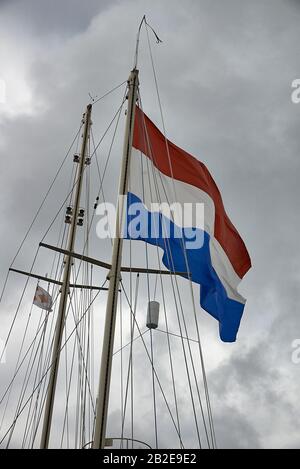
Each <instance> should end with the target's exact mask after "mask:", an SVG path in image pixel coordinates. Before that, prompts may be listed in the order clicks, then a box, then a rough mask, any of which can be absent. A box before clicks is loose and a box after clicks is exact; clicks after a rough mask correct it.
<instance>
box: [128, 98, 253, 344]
mask: <svg viewBox="0 0 300 469" xmlns="http://www.w3.org/2000/svg"><path fill="white" fill-rule="evenodd" d="M153 202H155V203H158V204H162V206H164V204H165V206H166V207H167V206H168V205H171V206H172V204H174V203H175V207H176V203H177V204H178V203H179V204H181V206H183V207H184V204H187V205H188V204H190V205H196V204H198V205H199V204H202V207H204V211H203V215H204V217H203V216H201V210H200V212H199V213H200V216H195V214H194V216H192V217H191V216H188V217H182V213H181V214H179V213H177V214H176V208H175V209H174V211H173V212H171V215H170V214H168V211H167V210H164V209H163V208H162V209H158V210H157V211H156V210H153V209H152V207H153ZM137 206H139V209H140V213H142V214H143V217H144V219H145V218H146V219H148V222H149V223H148V230H145V229H140V230H137V229H136V230H135V232H133V231H134V230H133V229H132V227H133V226H135V228H138V227H137V226H136V225H135V224H134V222H135V220H136V207H137ZM199 213H198V215H199ZM166 226H168V234H167V235H166ZM139 228H140V227H139ZM126 229H127V231H126V237H127V238H131V239H139V240H143V241H145V242H148V243H151V244H152V245H158V246H159V247H160V248H162V249H163V252H164V254H163V263H164V265H165V266H166V267H167V268H168V269H169V270H170V271H174V272H175V271H176V272H188V273H189V275H190V278H191V280H192V281H193V282H195V283H197V284H199V285H201V291H200V304H201V306H202V308H203V309H204V310H205V311H207V312H208V313H209V314H211V315H212V316H213V317H214V318H216V319H217V320H218V321H219V325H220V337H221V339H222V340H223V341H225V342H234V341H235V340H236V335H237V332H238V328H239V324H240V321H241V317H242V314H243V310H244V306H245V299H244V298H243V297H242V296H241V295H240V294H239V293H238V290H237V288H238V285H239V283H240V281H241V279H242V278H243V276H244V275H245V274H246V272H247V271H248V270H249V269H250V267H251V261H250V257H249V254H248V252H247V249H246V247H245V244H244V242H243V240H242V239H241V237H240V235H239V233H238V232H237V230H236V229H235V227H234V226H233V224H232V223H231V221H230V220H229V218H228V216H227V214H226V212H225V209H224V205H223V202H222V198H221V195H220V192H219V190H218V188H217V186H216V183H215V182H214V180H213V178H212V176H211V175H210V173H209V171H208V169H207V168H206V166H205V165H204V164H203V163H201V162H200V161H198V160H197V159H196V158H194V157H193V156H191V155H189V154H188V153H187V152H185V151H184V150H182V149H180V148H178V147H177V146H176V145H174V144H173V143H172V142H170V141H168V140H166V138H165V136H164V135H163V134H162V133H161V132H160V131H159V130H158V128H157V127H156V126H155V125H154V124H153V122H151V121H150V119H149V118H148V117H147V116H146V115H145V114H144V113H143V112H142V110H141V109H140V108H139V107H136V113H135V123H134V135H133V149H132V156H131V163H130V186H129V192H128V199H127V223H126ZM178 233H181V236H178ZM193 241H194V243H193ZM200 241H201V242H200Z"/></svg>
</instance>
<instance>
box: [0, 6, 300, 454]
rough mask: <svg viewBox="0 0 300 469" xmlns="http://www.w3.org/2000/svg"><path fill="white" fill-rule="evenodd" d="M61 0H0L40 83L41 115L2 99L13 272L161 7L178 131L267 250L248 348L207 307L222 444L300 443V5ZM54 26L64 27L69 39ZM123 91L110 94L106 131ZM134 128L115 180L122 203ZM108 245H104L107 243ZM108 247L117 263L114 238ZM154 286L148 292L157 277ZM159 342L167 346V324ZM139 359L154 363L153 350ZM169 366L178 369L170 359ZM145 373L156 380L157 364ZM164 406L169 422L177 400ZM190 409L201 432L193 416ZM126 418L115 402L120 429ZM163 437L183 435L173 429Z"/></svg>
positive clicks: (167, 90)
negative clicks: (299, 86)
mask: <svg viewBox="0 0 300 469" xmlns="http://www.w3.org/2000/svg"><path fill="white" fill-rule="evenodd" d="M53 3H54V2H44V1H42V2H40V1H39V2H38V1H33V0H31V1H28V2H25V1H23V2H22V1H18V0H15V1H10V2H1V3H0V8H2V10H1V13H2V15H1V17H2V18H4V19H3V21H4V22H5V23H7V24H9V25H10V27H9V28H8V31H6V32H5V34H6V37H5V39H6V43H7V44H8V45H15V43H17V42H18V33H19V28H20V24H22V25H23V26H22V34H23V35H24V39H26V40H27V42H26V43H24V46H23V49H22V53H24V54H25V56H26V58H27V57H28V59H27V61H26V66H25V69H26V70H25V72H26V73H25V72H24V80H25V82H26V84H27V86H28V87H29V89H30V91H31V93H32V101H31V102H30V105H29V106H33V104H34V103H36V104H37V106H36V108H35V109H34V110H33V111H32V112H28V113H26V112H25V111H26V109H25V111H24V108H23V107H22V110H21V111H19V112H17V111H16V112H15V113H13V114H11V115H7V114H4V113H3V112H2V113H1V107H0V113H1V114H0V123H1V129H0V130H1V142H0V152H1V188H2V189H1V216H2V219H3V220H5V223H2V225H1V245H2V246H5V250H3V252H2V253H1V259H2V264H1V269H2V276H3V277H4V274H5V271H6V268H7V266H8V264H9V261H10V259H11V257H12V255H13V254H14V253H15V251H16V245H17V244H18V242H19V241H20V240H21V239H22V236H23V234H24V232H25V228H26V227H27V226H28V225H29V222H30V220H31V219H32V216H33V214H34V213H35V210H36V209H37V207H38V205H39V202H40V198H41V194H43V193H44V192H45V188H46V187H47V185H48V183H49V180H51V178H52V177H53V175H54V174H55V170H56V168H57V167H58V165H59V162H60V161H61V159H62V157H63V152H64V151H65V149H66V148H67V146H68V142H70V141H71V139H72V136H73V135H74V131H75V129H76V128H77V127H78V124H79V121H80V117H81V114H82V112H83V109H84V107H85V105H86V100H87V99H88V92H92V93H94V94H97V93H99V94H101V93H103V92H105V91H106V90H107V89H109V88H111V87H112V86H114V85H116V84H118V83H120V82H122V81H123V80H125V79H126V78H127V75H128V73H129V70H130V67H131V65H132V56H133V47H134V40H135V33H136V29H137V25H138V23H139V20H140V17H141V16H142V15H143V14H144V13H145V12H146V13H148V14H149V20H151V24H153V25H154V26H155V28H157V30H158V32H159V35H160V36H161V37H162V39H163V41H164V42H163V44H162V45H160V46H159V47H157V48H156V49H155V51H154V55H155V60H156V64H157V72H158V79H159V86H160V91H161V96H162V102H163V109H164V114H165V120H166V124H167V132H168V136H169V137H170V139H171V140H173V141H174V142H175V143H176V144H178V145H181V146H182V147H183V148H185V149H187V150H188V151H190V152H191V153H192V154H195V155H196V156H197V157H199V158H200V159H201V160H202V161H204V162H205V163H206V164H207V166H208V167H209V169H210V170H211V172H212V174H213V176H214V177H215V179H216V181H217V183H218V185H219V187H220V189H221V192H222V195H223V198H224V202H225V206H226V209H227V211H228V214H229V215H230V217H231V218H232V220H233V222H234V224H235V225H236V226H237V228H238V229H239V231H240V232H241V234H242V236H243V237H244V239H245V241H246V244H247V246H248V248H249V251H250V254H251V257H252V262H253V268H252V270H251V271H250V272H249V274H248V275H247V276H246V278H245V279H244V281H243V283H242V285H241V292H242V293H243V294H244V295H245V296H246V298H247V304H246V310H245V317H244V319H243V322H242V325H241V330H240V334H239V340H238V342H237V343H236V344H235V345H233V346H226V345H222V344H219V343H218V342H217V338H216V337H217V326H216V324H215V322H213V321H212V320H211V319H210V318H209V317H207V315H206V314H205V313H204V312H200V311H199V315H200V324H201V326H202V329H201V330H203V331H204V334H203V335H204V342H205V346H206V348H205V356H206V358H207V361H208V369H209V383H210V389H211V393H212V405H213V409H214V415H215V422H216V431H217V438H218V442H219V446H220V447H236V448H237V447H242V448H248V447H249V448H252V447H279V446H282V447H296V446H297V445H298V444H299V440H298V437H297V434H296V433H297V432H296V429H297V418H299V411H298V397H297V396H298V390H299V385H300V382H299V366H300V365H298V367H297V366H296V365H294V364H293V363H292V362H291V343H292V341H293V340H294V339H295V338H297V337H299V335H300V321H299V314H298V312H299V303H300V294H299V287H298V285H299V278H300V275H299V260H300V259H299V247H298V244H299V243H298V236H297V233H298V232H299V230H300V221H299V217H298V216H297V214H298V212H299V209H298V200H299V196H300V193H299V173H300V163H299V161H300V160H299V152H300V139H299V124H300V105H294V104H292V103H291V99H290V94H291V82H292V81H293V80H294V79H295V78H299V76H300V66H299V60H298V56H299V51H298V44H299V34H300V33H299V21H300V10H299V8H298V6H299V2H298V1H297V2H296V1H295V0H289V1H283V0H282V1H281V0H275V1H274V2H270V1H268V0H261V1H258V0H257V1H252V2H240V1H238V0H226V1H224V2H221V1H220V2H211V1H210V0H209V1H208V0H202V1H192V0H191V1H189V2H176V1H173V0H172V1H169V2H159V1H157V2H151V4H149V2H146V1H142V2H139V3H138V4H137V2H133V1H128V2H98V1H89V2H80V1H78V2H77V1H67V0H65V1H62V2H57V3H59V7H58V6H55V8H54V7H53ZM55 3H56V2H55ZM98 13H99V14H98ZM97 14H98V16H97ZM53 34H54V35H55V34H57V35H64V36H65V40H63V41H61V42H60V43H59V44H56V43H55V42H53V41H52V40H51V39H50V36H51V35H53ZM37 36H39V40H37ZM108 45H109V53H108ZM141 47H142V49H141V55H140V60H141V63H140V69H141V92H142V97H143V102H144V107H145V110H146V111H147V113H148V114H149V115H150V116H151V117H152V118H153V119H154V120H155V121H156V122H157V124H158V125H161V123H160V116H159V112H158V107H157V105H156V101H155V99H156V98H155V88H154V86H153V81H152V75H151V68H150V66H149V60H148V57H147V49H146V41H145V34H143V35H142V38H141ZM11 59H14V57H12V58H11ZM7 65H9V63H7ZM17 65H18V64H17ZM9 85H10V84H9V83H8V87H9ZM8 91H10V90H8ZM12 94H14V93H13V92H12ZM120 97H121V93H119V94H118V95H117V97H116V98H114V99H115V100H114V101H113V104H111V102H109V103H108V104H106V102H103V103H101V105H99V107H96V106H95V108H94V118H93V120H94V133H95V135H97V137H99V136H100V134H101V132H102V131H103V130H104V128H105V123H106V122H107V120H108V119H107V116H112V115H113V112H114V109H115V108H116V107H117V105H118V104H119V102H120V99H121V98H120ZM0 106H1V104H0ZM33 107H34V106H33ZM121 140H122V138H121V137H120V142H119V143H120V145H119V147H117V148H116V150H115V151H114V152H113V155H112V163H111V165H110V173H109V177H108V183H107V186H106V191H107V194H106V195H107V199H108V200H112V201H114V199H115V190H116V187H114V186H116V184H117V178H118V171H119V161H120V148H121ZM67 175H68V171H66V172H65V173H64V176H63V177H62V179H61V180H60V181H59V184H58V185H57V188H56V189H55V193H54V195H53V197H52V198H51V200H50V203H49V205H48V206H47V208H46V211H45V213H44V214H43V215H42V218H41V220H40V222H39V223H38V224H37V227H35V228H34V230H33V233H32V237H31V244H33V245H34V247H35V246H36V243H38V241H39V240H40V238H41V237H42V235H43V233H44V231H45V229H46V227H47V226H48V224H49V219H51V217H52V216H53V215H54V214H55V212H56V210H57V207H58V200H59V199H61V198H62V197H63V195H64V194H65V184H64V181H65V178H67ZM94 247H95V246H94ZM139 248H140V247H137V252H140V251H139ZM94 252H95V255H97V256H98V255H99V253H98V246H97V245H96V249H95V251H94ZM101 256H102V257H105V256H107V259H106V260H109V250H108V249H107V250H103V251H102V252H101ZM30 257H31V251H30V250H28V251H26V250H25V252H22V255H21V256H20V260H19V262H20V263H21V265H23V266H24V268H25V267H26V266H27V267H28V265H29V263H30V262H29V261H30ZM138 260H139V262H138V263H139V264H141V263H142V261H143V259H142V257H140V258H139V259H138ZM41 268H43V267H41ZM141 290H142V292H145V296H146V286H145V285H142V286H141ZM168 293H169V292H168ZM183 295H184V296H186V297H188V291H187V290H186V292H184V294H183ZM197 298H198V297H197ZM174 324H175V322H174ZM189 327H190V329H191V330H192V327H193V324H192V319H190V320H189ZM191 335H192V334H191ZM156 345H157V351H159V352H160V356H161V355H163V350H164V340H163V337H162V338H160V339H158V340H157V343H156ZM177 352H178V354H179V353H180V348H179V347H177ZM139 358H140V360H141V362H143V364H144V363H145V357H143V355H142V354H140V355H139ZM214 359H215V360H216V361H214ZM160 366H161V372H162V375H163V376H164V375H165V372H166V370H167V368H168V363H167V360H163V361H162V363H161V364H160ZM137 373H138V376H139V377H140V378H142V377H143V373H144V368H142V367H141V369H138V370H137ZM181 375H182V372H180V377H181ZM166 385H169V382H168V380H166ZM182 405H183V408H184V402H183V404H182ZM159 409H160V413H161V415H163V416H164V418H165V419H167V418H168V417H167V416H166V412H165V407H164V405H163V404H162V403H160V404H159ZM183 419H185V420H184V424H183V425H184V428H185V429H186V430H187V433H188V434H189V438H190V439H189V441H191V442H192V441H193V438H194V434H193V432H192V429H191V428H189V420H188V418H185V417H183ZM117 420H118V415H117V414H115V413H114V414H113V415H112V421H111V423H110V425H111V427H112V428H113V429H117V423H115V422H117ZM144 422H145V425H144V427H145V428H141V429H139V430H140V434H141V435H143V437H144V438H145V439H147V431H146V430H147V428H148V426H149V427H150V426H151V425H152V414H151V411H149V412H146V410H145V421H144ZM190 427H191V425H190ZM151 438H152V436H151ZM163 438H164V439H163V441H164V443H165V444H166V445H171V444H172V438H173V436H172V437H169V436H168V435H163Z"/></svg>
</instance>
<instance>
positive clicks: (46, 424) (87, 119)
mask: <svg viewBox="0 0 300 469" xmlns="http://www.w3.org/2000/svg"><path fill="white" fill-rule="evenodd" d="M91 111H92V105H91V104H89V105H88V106H87V109H86V112H85V114H84V115H83V120H84V130H83V137H82V145H81V151H80V160H79V168H78V177H77V181H76V192H75V198H74V203H73V218H72V221H71V226H70V231H69V237H68V249H67V250H68V252H73V250H74V245H75V239H76V231H77V218H78V211H79V208H80V197H81V189H82V180H83V173H84V167H85V162H86V153H87V147H88V139H89V130H90V124H91ZM71 266H72V257H71V256H70V255H67V256H66V257H65V266H64V274H63V284H62V288H61V296H60V302H59V308H58V315H57V322H56V328H55V337H54V345H53V351H52V360H51V370H50V378H49V384H48V389H47V399H46V406H45V414H44V421H43V430H42V437H41V443H40V447H41V449H46V448H48V445H49V437H50V430H51V422H52V414H53V406H54V398H55V390H56V382H57V374H58V367H59V359H60V350H61V342H62V335H63V330H64V326H65V317H66V307H67V301H68V294H69V287H70V275H71Z"/></svg>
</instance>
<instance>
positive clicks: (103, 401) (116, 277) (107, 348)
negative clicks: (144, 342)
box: [93, 68, 139, 449]
mask: <svg viewBox="0 0 300 469" xmlns="http://www.w3.org/2000/svg"><path fill="white" fill-rule="evenodd" d="M138 73H139V72H138V70H137V69H136V68H134V69H133V70H132V72H131V74H130V76H129V80H128V87H129V92H128V110H127V119H126V127H125V138H124V148H123V159H122V168H121V175H120V182H119V198H118V207H117V218H116V235H115V239H114V243H113V251H112V265H111V271H110V273H109V290H108V297H107V305H106V317H105V328H104V338H103V346H102V357H101V368H100V380H99V392H98V400H97V409H96V425H95V436H94V441H93V448H94V449H100V448H104V445H105V436H106V423H107V411H108V403H109V390H110V381H111V367H112V356H113V346H114V336H115V324H116V315H117V304H118V290H119V283H120V280H121V276H120V272H121V259H122V248H123V239H122V228H123V225H122V222H123V218H124V217H123V215H124V195H126V194H127V188H128V176H129V167H130V159H131V150H132V139H133V128H134V116H135V105H136V100H137V89H138Z"/></svg>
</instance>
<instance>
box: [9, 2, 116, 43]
mask: <svg viewBox="0 0 300 469" xmlns="http://www.w3.org/2000/svg"><path fill="white" fill-rule="evenodd" d="M110 4H111V2H110V1H109V0H88V1H85V2H83V1H81V0H64V1H62V2H60V1H56V0H55V1H52V2H49V1H47V0H10V1H6V0H4V1H3V2H1V3H0V8H1V7H3V9H4V12H5V10H6V12H8V13H9V14H10V15H12V16H13V17H14V20H15V21H16V23H19V26H20V27H21V28H22V29H23V30H25V29H27V28H30V29H31V30H32V31H33V32H34V33H35V34H38V35H44V34H61V35H63V36H68V35H70V34H76V33H77V32H79V31H81V30H85V29H86V28H87V27H88V25H89V23H90V22H91V20H92V19H93V18H94V17H95V16H96V15H97V14H98V13H99V12H102V11H104V10H105V9H106V8H108V7H109V5H110Z"/></svg>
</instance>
